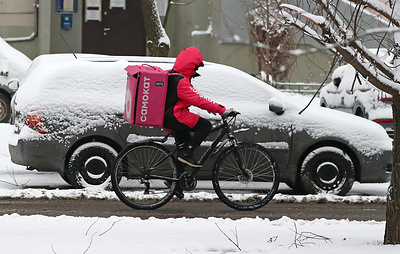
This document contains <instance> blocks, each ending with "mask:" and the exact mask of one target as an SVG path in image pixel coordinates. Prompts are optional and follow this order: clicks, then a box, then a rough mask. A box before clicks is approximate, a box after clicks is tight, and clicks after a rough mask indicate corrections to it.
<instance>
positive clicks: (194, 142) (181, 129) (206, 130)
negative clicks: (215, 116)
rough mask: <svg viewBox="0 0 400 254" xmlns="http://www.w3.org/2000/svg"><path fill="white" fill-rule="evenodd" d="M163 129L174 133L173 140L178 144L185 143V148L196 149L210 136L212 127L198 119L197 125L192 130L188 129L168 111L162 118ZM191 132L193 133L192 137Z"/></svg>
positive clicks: (202, 119) (206, 121)
mask: <svg viewBox="0 0 400 254" xmlns="http://www.w3.org/2000/svg"><path fill="white" fill-rule="evenodd" d="M164 127H165V128H168V129H171V130H172V131H173V132H174V136H175V140H176V142H177V143H178V144H181V143H185V144H187V146H192V147H193V148H196V147H198V146H200V144H201V142H203V141H204V140H205V139H206V137H207V136H208V134H210V131H211V127H212V125H211V123H210V121H208V120H206V119H204V118H202V117H200V118H199V121H198V122H197V124H196V125H195V126H194V127H193V128H190V127H189V126H187V125H185V124H183V123H181V122H179V121H178V120H177V119H176V117H175V116H174V114H173V112H172V110H170V111H169V112H167V113H166V115H165V117H164ZM191 132H193V136H192V134H191Z"/></svg>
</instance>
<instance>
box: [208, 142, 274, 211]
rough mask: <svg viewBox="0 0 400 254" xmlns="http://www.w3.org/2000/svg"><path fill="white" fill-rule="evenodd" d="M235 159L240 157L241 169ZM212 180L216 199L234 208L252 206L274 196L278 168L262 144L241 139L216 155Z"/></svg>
mask: <svg viewBox="0 0 400 254" xmlns="http://www.w3.org/2000/svg"><path fill="white" fill-rule="evenodd" d="M239 157H241V159H240V158H239ZM239 161H243V163H244V166H245V169H244V170H242V169H240V166H239ZM212 182H213V186H214V190H215V192H216V193H217V195H218V197H219V199H220V200H221V201H222V202H224V203H225V204H226V205H228V206H229V207H232V208H234V209H237V210H254V209H258V208H260V207H263V206H264V205H266V204H267V203H268V202H269V201H270V200H271V199H272V198H273V197H274V195H275V193H276V191H277V190H278V186H279V170H278V167H277V164H276V162H275V160H274V159H273V157H272V156H271V155H270V154H269V153H268V151H267V150H266V149H265V148H263V147H262V146H260V145H257V144H248V143H241V144H240V145H239V146H238V147H236V148H235V147H230V148H228V149H226V150H225V151H224V152H223V153H222V154H221V155H220V156H219V157H218V159H217V160H216V163H215V166H214V169H213V175H212Z"/></svg>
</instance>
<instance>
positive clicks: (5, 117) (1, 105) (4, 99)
mask: <svg viewBox="0 0 400 254" xmlns="http://www.w3.org/2000/svg"><path fill="white" fill-rule="evenodd" d="M10 116H11V110H10V98H9V97H8V96H6V95H4V94H2V93H0V123H8V121H9V120H10Z"/></svg>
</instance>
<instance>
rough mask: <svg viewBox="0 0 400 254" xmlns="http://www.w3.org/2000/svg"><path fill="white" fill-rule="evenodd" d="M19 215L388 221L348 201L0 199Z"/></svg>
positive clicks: (372, 206)
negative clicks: (144, 204)
mask: <svg viewBox="0 0 400 254" xmlns="http://www.w3.org/2000/svg"><path fill="white" fill-rule="evenodd" d="M12 213H18V214H20V215H36V214H40V215H45V216H59V215H68V216H84V217H110V216H129V217H140V218H142V219H147V218H149V217H155V218H161V219H163V218H180V217H186V218H194V217H200V218H208V217H219V218H231V219H240V218H244V217H248V218H255V217H260V218H268V219H270V220H275V219H279V218H281V217H283V216H287V217H290V218H292V219H304V220H313V219H316V218H326V219H337V220H340V219H349V220H358V221H367V220H376V221H384V220H385V204H382V203H379V204H376V203H360V204H348V203H345V202H335V203H329V202H327V203H323V202H306V203H301V202H295V203H293V202H276V201H272V202H270V203H269V204H267V205H266V206H265V207H263V208H261V209H258V210H255V211H236V210H233V209H231V208H229V207H227V206H226V205H225V204H223V203H222V202H220V201H219V200H215V201H214V200H212V201H180V200H176V199H174V200H173V201H171V202H169V203H168V204H167V205H165V206H164V207H161V208H160V209H157V210H152V211H144V210H134V209H131V208H130V207H128V206H126V205H125V204H123V203H122V202H121V201H119V200H108V199H103V200H99V199H86V198H79V199H59V198H53V199H45V198H40V199H21V198H5V199H0V215H4V214H12Z"/></svg>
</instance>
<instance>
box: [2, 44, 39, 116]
mask: <svg viewBox="0 0 400 254" xmlns="http://www.w3.org/2000/svg"><path fill="white" fill-rule="evenodd" d="M31 62H32V61H31V60H30V59H29V58H28V57H27V56H25V55H24V54H23V53H21V52H20V51H18V50H16V49H15V48H13V47H11V46H10V45H9V44H8V43H7V42H5V41H4V40H3V39H2V38H1V37H0V123H7V122H8V121H9V120H10V116H11V107H10V102H11V98H12V96H13V95H14V93H15V91H16V90H17V89H18V86H19V81H20V80H21V79H22V78H23V77H24V75H25V72H26V70H27V69H28V68H29V65H30V64H31Z"/></svg>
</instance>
